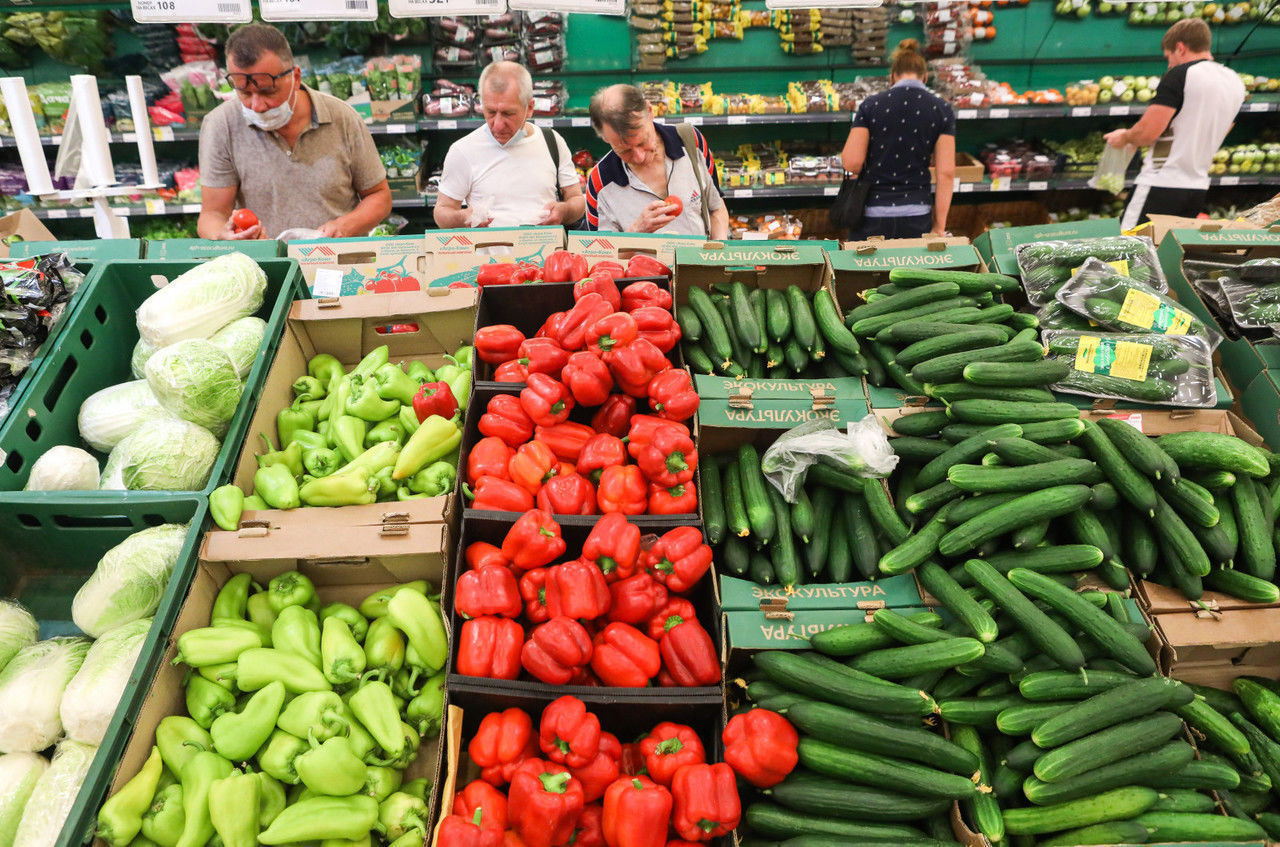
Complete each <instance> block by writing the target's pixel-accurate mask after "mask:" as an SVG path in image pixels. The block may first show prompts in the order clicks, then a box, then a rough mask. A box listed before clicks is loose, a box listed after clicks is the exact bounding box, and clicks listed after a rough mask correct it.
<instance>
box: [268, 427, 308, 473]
mask: <svg viewBox="0 0 1280 847" xmlns="http://www.w3.org/2000/svg"><path fill="white" fill-rule="evenodd" d="M289 435H290V436H291V437H292V435H293V433H292V432H291V433H289ZM258 437H259V438H261V439H262V443H263V445H265V446H266V448H267V452H266V453H259V454H258V457H257V458H258V467H259V468H269V467H271V466H272V465H284V466H285V467H286V468H288V469H289V472H290V474H291V475H292V476H295V477H297V476H302V445H301V444H299V443H298V442H296V441H292V440H288V439H282V440H281V443H282V444H285V445H286V446H285V448H284V449H283V450H277V449H275V445H274V444H272V443H271V439H269V438H267V436H266V434H265V433H262V432H260V433H258Z"/></svg>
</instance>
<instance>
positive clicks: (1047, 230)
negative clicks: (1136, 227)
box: [973, 218, 1120, 276]
mask: <svg viewBox="0 0 1280 847" xmlns="http://www.w3.org/2000/svg"><path fill="white" fill-rule="evenodd" d="M1119 234H1120V221H1119V219H1117V218H1101V219H1098V220H1091V221H1070V222H1067V223H1060V224H1043V225H1039V226H1014V227H1002V228H1000V229H991V230H988V231H987V232H984V233H983V234H982V235H980V236H978V237H977V238H976V239H974V242H973V246H974V247H976V248H977V249H978V254H979V255H980V256H982V260H983V261H984V262H986V265H987V267H988V268H990V269H992V270H994V271H997V272H998V273H1002V274H1009V275H1010V276H1018V275H1019V272H1018V260H1017V259H1016V258H1015V257H1014V255H1013V248H1014V247H1017V246H1018V245H1019V244H1026V243H1027V242H1028V241H1056V240H1068V239H1072V238H1098V237H1101V236H1107V235H1119Z"/></svg>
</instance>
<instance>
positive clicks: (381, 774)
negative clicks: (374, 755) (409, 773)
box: [360, 765, 404, 803]
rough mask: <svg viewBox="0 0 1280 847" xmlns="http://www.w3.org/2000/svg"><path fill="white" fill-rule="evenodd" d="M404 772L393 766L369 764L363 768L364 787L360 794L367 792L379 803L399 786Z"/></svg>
mask: <svg viewBox="0 0 1280 847" xmlns="http://www.w3.org/2000/svg"><path fill="white" fill-rule="evenodd" d="M403 779H404V774H402V773H400V771H398V770H396V769H395V768H386V767H380V766H378V765H369V766H367V767H366V768H365V777H364V787H363V788H362V789H361V790H360V793H361V794H367V795H369V796H370V797H372V798H373V799H375V800H377V801H378V802H379V803H381V802H382V801H383V800H385V799H387V798H388V797H390V796H391V795H392V793H394V792H395V791H396V789H398V788H399V787H400V781H401V780H403Z"/></svg>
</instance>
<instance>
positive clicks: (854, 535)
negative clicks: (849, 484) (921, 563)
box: [819, 494, 880, 580]
mask: <svg viewBox="0 0 1280 847" xmlns="http://www.w3.org/2000/svg"><path fill="white" fill-rule="evenodd" d="M840 506H841V508H842V509H843V511H844V533H843V537H844V540H845V545H846V546H847V547H848V550H849V552H848V556H849V558H850V559H852V568H853V569H856V570H857V572H858V573H859V574H861V575H862V577H863V578H864V579H871V578H874V577H875V575H876V568H877V566H878V564H879V561H880V547H879V545H878V544H877V543H876V528H875V524H874V523H873V522H872V520H871V512H870V510H869V508H868V507H867V500H866V498H865V497H862V496H861V495H859V494H848V495H846V496H844V497H842V498H840ZM819 514H826V515H830V516H832V517H831V518H828V519H830V520H831V521H832V523H837V524H838V523H840V521H839V519H838V518H835V517H834V512H831V511H828V512H826V513H819ZM837 571H838V573H843V574H845V579H846V580H848V579H850V578H851V577H850V576H849V574H851V573H852V570H851V569H850V567H849V566H848V565H845V566H844V567H843V569H837ZM833 579H834V577H833Z"/></svg>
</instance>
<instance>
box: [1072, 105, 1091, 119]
mask: <svg viewBox="0 0 1280 847" xmlns="http://www.w3.org/2000/svg"><path fill="white" fill-rule="evenodd" d="M1092 114H1093V109H1092V108H1091V107H1089V106H1074V107H1072V109H1071V117H1073V118H1087V117H1089V116H1090V115H1092Z"/></svg>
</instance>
